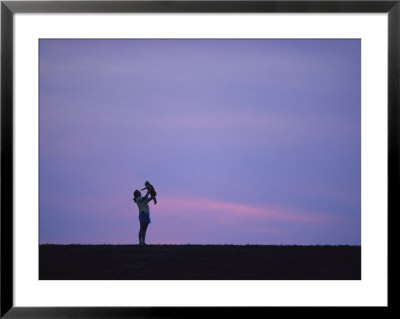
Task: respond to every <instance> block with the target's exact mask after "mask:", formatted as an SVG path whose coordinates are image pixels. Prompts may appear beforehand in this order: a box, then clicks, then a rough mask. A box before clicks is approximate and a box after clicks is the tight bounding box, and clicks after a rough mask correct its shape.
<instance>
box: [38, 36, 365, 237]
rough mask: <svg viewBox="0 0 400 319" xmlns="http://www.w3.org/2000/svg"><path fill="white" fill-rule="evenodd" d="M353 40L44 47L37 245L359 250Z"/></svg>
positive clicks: (357, 60)
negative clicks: (139, 193) (141, 200)
mask: <svg viewBox="0 0 400 319" xmlns="http://www.w3.org/2000/svg"><path fill="white" fill-rule="evenodd" d="M360 50H361V41H360V40H40V185H39V191H40V210H39V213H40V243H82V244H84V243H88V244H103V243H111V244H119V243H120V244H130V243H137V241H138V240H137V233H138V227H139V222H138V209H137V206H136V204H134V203H133V201H132V193H133V191H134V190H135V189H140V188H143V187H144V182H145V181H146V180H149V181H150V182H151V183H152V184H153V185H154V186H155V188H156V190H157V192H158V196H157V198H158V203H157V205H153V204H151V205H150V214H151V219H152V223H151V224H150V226H149V229H148V233H147V242H148V243H150V244H151V243H169V244H187V243H191V244H305V245H309V244H321V245H323V244H354V245H360V244H361V55H360V54H361V51H360Z"/></svg>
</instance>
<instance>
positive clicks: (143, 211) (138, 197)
mask: <svg viewBox="0 0 400 319" xmlns="http://www.w3.org/2000/svg"><path fill="white" fill-rule="evenodd" d="M150 200H151V199H149V198H148V194H147V195H146V196H145V197H142V194H141V193H140V191H138V190H135V192H134V193H133V201H134V202H135V203H136V204H137V206H138V208H139V222H140V230H139V245H146V242H145V239H146V230H147V227H148V226H149V224H150V223H151V221H150V208H149V201H150Z"/></svg>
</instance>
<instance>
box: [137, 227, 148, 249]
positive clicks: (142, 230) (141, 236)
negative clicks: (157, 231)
mask: <svg viewBox="0 0 400 319" xmlns="http://www.w3.org/2000/svg"><path fill="white" fill-rule="evenodd" d="M147 226H149V223H140V229H139V244H140V245H144V244H145V239H146V230H147Z"/></svg>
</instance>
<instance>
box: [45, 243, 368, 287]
mask: <svg viewBox="0 0 400 319" xmlns="http://www.w3.org/2000/svg"><path fill="white" fill-rule="evenodd" d="M39 279H40V280H48V279H49V280H63V279H64V280H162V279H165V280H348V279H349V280H359V279H361V247H360V246H262V245H260V246H258V245H246V246H235V245H149V246H144V247H143V246H137V245H40V247H39Z"/></svg>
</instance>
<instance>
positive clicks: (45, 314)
mask: <svg viewBox="0 0 400 319" xmlns="http://www.w3.org/2000/svg"><path fill="white" fill-rule="evenodd" d="M121 12H152V13H153V12H174V13H189V12H220V13H223V12H247V13H256V12H270V13H283V12H307V13H327V12H328V13H346V12H349V13H358V12H359V13H366V12H371V13H375V12H380V13H387V14H388V34H389V38H388V45H389V47H388V67H389V69H388V130H389V131H388V212H387V213H388V218H390V216H391V215H393V214H394V213H396V212H398V211H399V199H398V198H399V196H398V194H397V192H398V189H400V187H399V186H400V185H399V184H400V178H399V177H400V172H399V160H400V158H399V144H400V134H399V133H400V129H399V116H400V107H399V106H400V90H399V88H400V50H399V49H400V0H395V1H379V0H355V1H346V0H333V1H327V0H308V1H280V0H272V1H271V0H269V1H263V0H261V1H219V0H217V1H197V0H192V1H1V281H0V284H1V297H0V298H1V300H0V301H1V304H0V306H1V307H0V310H1V312H0V316H1V318H3V317H5V318H70V317H71V318H111V317H112V318H135V317H140V318H144V317H152V318H158V317H163V318H176V317H185V318H186V317H189V318H191V317H198V316H201V317H204V316H206V315H208V314H213V315H217V316H218V315H227V314H243V315H245V316H246V317H249V316H250V315H251V314H252V313H253V312H254V311H257V312H258V315H266V314H267V312H268V314H270V313H269V312H270V311H275V312H276V313H277V312H278V311H279V315H282V313H281V311H282V309H279V310H278V311H276V310H277V309H278V307H270V308H268V307H261V308H259V307H253V308H252V309H244V308H224V307H218V308H208V307H204V308H192V307H162V308H161V307H160V308H158V307H153V308H146V307H100V308H99V307H64V308H63V307H61V308H60V307H55V308H53V307H33V308H25V307H15V306H14V303H13V160H14V159H13V16H14V14H15V13H121ZM389 225H390V220H389V223H388V228H389ZM388 234H389V236H388V244H389V246H388V247H389V252H390V248H391V246H390V234H391V232H390V231H389V229H388ZM388 261H389V255H388ZM388 271H389V269H388ZM389 283H390V282H389V280H388V287H389ZM391 305H392V302H391V295H390V294H389V299H388V307H379V308H380V309H381V310H382V309H384V310H385V311H387V310H388V309H390V307H391ZM305 308H307V307H290V310H291V311H296V316H301V315H303V314H304V312H305V311H306V310H307V309H308V308H307V309H305ZM338 308H340V307H336V308H335V309H332V308H331V309H330V310H329V311H330V312H332V314H335V313H336V312H337V310H338ZM315 309H316V308H314V311H315ZM358 309H359V308H358ZM317 310H319V311H317V313H318V314H322V313H323V312H322V311H325V310H326V309H324V307H322V308H317ZM347 310H348V309H347ZM347 310H346V311H347ZM367 311H370V309H367Z"/></svg>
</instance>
